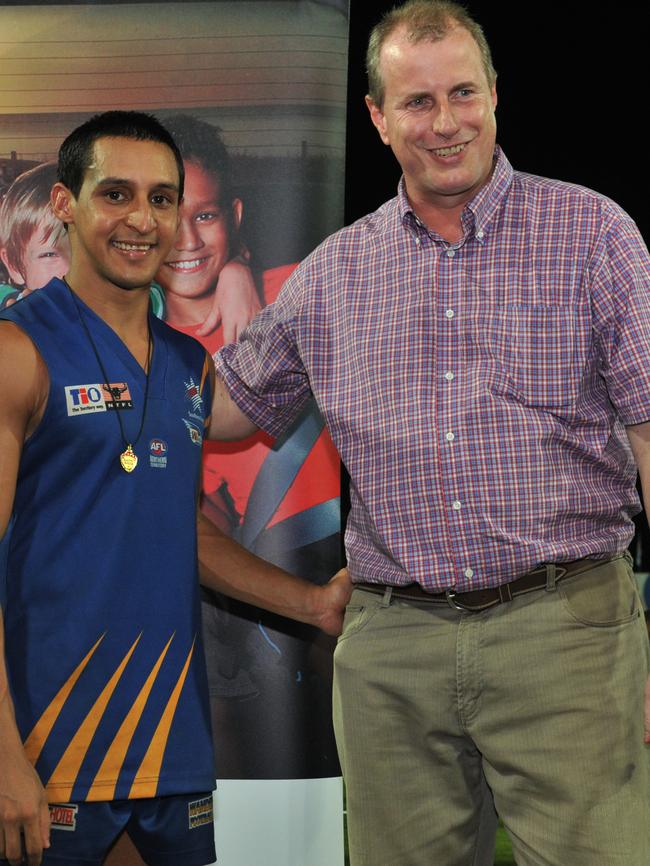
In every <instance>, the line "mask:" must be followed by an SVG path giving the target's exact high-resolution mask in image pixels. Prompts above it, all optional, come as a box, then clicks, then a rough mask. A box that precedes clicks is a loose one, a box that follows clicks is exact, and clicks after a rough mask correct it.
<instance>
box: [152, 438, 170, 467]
mask: <svg viewBox="0 0 650 866" xmlns="http://www.w3.org/2000/svg"><path fill="white" fill-rule="evenodd" d="M149 465H150V466H152V467H153V468H154V469H164V468H165V467H166V466H167V443H166V442H165V441H164V440H163V439H152V440H151V442H150V443H149Z"/></svg>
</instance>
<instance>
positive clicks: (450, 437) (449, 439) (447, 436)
mask: <svg viewBox="0 0 650 866" xmlns="http://www.w3.org/2000/svg"><path fill="white" fill-rule="evenodd" d="M455 438H456V437H455V436H454V434H453V433H451V432H449V433H445V439H446V440H447V442H453V441H454V439H455Z"/></svg>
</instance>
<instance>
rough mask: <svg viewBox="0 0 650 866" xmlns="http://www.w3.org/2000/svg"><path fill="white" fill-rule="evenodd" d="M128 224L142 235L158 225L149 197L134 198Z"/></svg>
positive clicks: (127, 219) (127, 220)
mask: <svg viewBox="0 0 650 866" xmlns="http://www.w3.org/2000/svg"><path fill="white" fill-rule="evenodd" d="M126 224H127V225H128V226H129V228H132V229H135V230H136V231H137V232H139V233H140V234H142V235H146V234H147V233H148V232H150V231H152V230H153V229H154V228H155V227H156V218H155V216H154V212H153V207H152V205H151V203H150V202H149V200H148V199H134V201H133V206H132V207H131V209H130V210H129V213H128V215H127V218H126Z"/></svg>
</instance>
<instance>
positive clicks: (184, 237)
mask: <svg viewBox="0 0 650 866" xmlns="http://www.w3.org/2000/svg"><path fill="white" fill-rule="evenodd" d="M202 246H203V244H202V242H201V237H200V235H199V233H198V231H197V229H196V223H195V222H194V220H193V219H192V218H191V216H186V215H184V214H183V213H182V212H181V221H180V224H179V226H178V231H177V232H176V243H175V244H174V248H175V249H177V250H198V249H199V248H200V247H202Z"/></svg>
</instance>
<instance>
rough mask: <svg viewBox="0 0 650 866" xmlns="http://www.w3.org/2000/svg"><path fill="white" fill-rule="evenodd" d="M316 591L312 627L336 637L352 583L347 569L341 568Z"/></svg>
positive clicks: (350, 593) (341, 625)
mask: <svg viewBox="0 0 650 866" xmlns="http://www.w3.org/2000/svg"><path fill="white" fill-rule="evenodd" d="M317 590H318V595H317V596H316V599H317V600H316V605H317V608H316V613H315V616H314V625H317V626H318V628H320V629H321V630H322V631H324V632H325V633H326V634H331V635H335V636H338V635H340V634H341V631H342V630H343V616H344V615H345V607H346V605H347V603H348V602H349V601H350V596H351V595H352V582H351V581H350V575H349V573H348V570H347V568H342V569H341V570H340V571H338V572H337V573H336V574H335V575H334V577H333V578H332V579H331V580H330V581H329V582H328V583H326V584H324V585H323V586H319V587H317Z"/></svg>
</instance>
